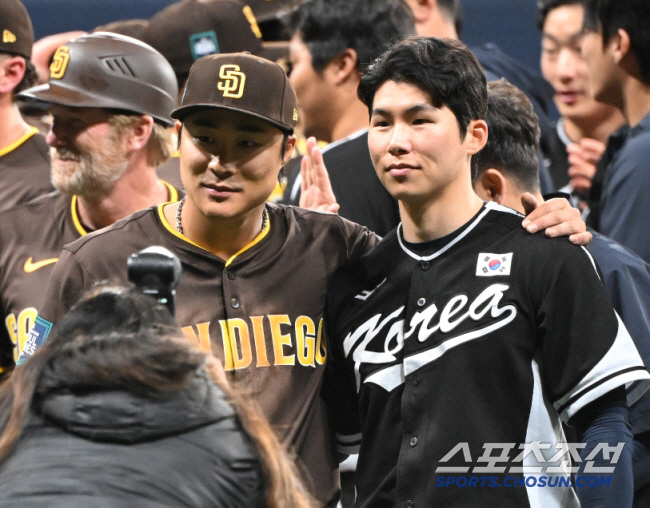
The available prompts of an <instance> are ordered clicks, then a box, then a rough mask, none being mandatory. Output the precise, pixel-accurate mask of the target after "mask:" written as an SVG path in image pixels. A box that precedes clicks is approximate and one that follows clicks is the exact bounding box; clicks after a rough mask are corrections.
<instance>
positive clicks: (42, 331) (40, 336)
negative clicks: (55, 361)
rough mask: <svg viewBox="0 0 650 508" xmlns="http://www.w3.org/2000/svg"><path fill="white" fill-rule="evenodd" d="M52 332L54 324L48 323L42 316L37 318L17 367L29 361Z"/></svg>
mask: <svg viewBox="0 0 650 508" xmlns="http://www.w3.org/2000/svg"><path fill="white" fill-rule="evenodd" d="M50 330H52V323H50V322H49V321H46V320H45V319H43V318H42V317H41V316H36V319H35V320H34V326H32V328H31V330H29V335H28V336H27V341H26V342H25V347H24V348H23V350H22V352H21V353H20V358H18V361H17V362H16V365H20V364H21V363H25V362H26V361H27V359H28V358H29V357H30V356H32V355H33V354H34V353H35V352H36V350H37V349H38V348H39V347H41V346H42V345H43V344H45V341H46V340H47V337H48V336H49V335H50Z"/></svg>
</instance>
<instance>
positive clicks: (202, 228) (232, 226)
mask: <svg viewBox="0 0 650 508" xmlns="http://www.w3.org/2000/svg"><path fill="white" fill-rule="evenodd" d="M264 208H265V204H264V203H262V204H261V205H259V206H258V207H256V208H254V209H252V210H250V211H249V212H248V213H246V214H245V215H243V216H239V217H208V216H206V215H204V214H203V213H202V212H201V211H200V209H199V208H198V207H197V206H195V205H194V203H193V202H192V200H191V199H190V198H187V199H186V200H185V204H184V205H183V209H182V212H181V224H182V228H183V234H184V235H185V236H186V237H187V238H188V239H189V240H191V241H192V242H194V243H195V244H197V245H199V246H200V247H202V248H204V249H205V250H207V251H208V252H211V253H212V254H214V255H215V256H217V257H219V258H221V259H223V260H225V261H227V260H228V259H230V258H231V257H232V256H234V255H235V254H237V253H238V252H239V251H240V250H242V249H243V248H244V247H246V246H247V245H248V244H250V243H251V242H252V241H253V240H254V239H255V238H256V237H257V235H259V234H260V232H261V231H262V221H263V218H264ZM177 210H178V205H176V204H174V205H170V206H168V207H166V208H165V217H166V218H167V220H168V222H169V223H170V224H172V225H173V227H176V212H177ZM170 215H172V216H173V217H170Z"/></svg>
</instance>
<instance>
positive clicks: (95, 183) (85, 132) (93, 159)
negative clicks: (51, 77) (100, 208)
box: [46, 105, 129, 196]
mask: <svg viewBox="0 0 650 508" xmlns="http://www.w3.org/2000/svg"><path fill="white" fill-rule="evenodd" d="M50 112H51V113H52V117H53V123H52V128H51V130H50V132H49V133H48V134H47V138H46V139H47V142H48V143H49V145H50V146H51V149H50V153H51V158H52V183H53V185H54V186H55V187H56V188H57V189H59V190H60V191H61V192H63V193H65V194H78V195H82V196H96V195H105V194H108V193H109V192H110V190H111V189H112V187H113V185H114V183H115V182H116V181H117V180H118V179H119V178H120V177H121V176H122V175H123V174H124V171H125V170H126V168H127V166H128V154H129V152H128V150H127V140H126V138H127V136H126V135H122V136H121V135H119V134H118V132H117V130H116V127H115V126H113V125H111V124H110V123H109V120H110V117H111V115H110V113H108V112H107V111H106V110H103V109H98V108H71V107H67V106H60V105H53V106H52V108H51V110H50Z"/></svg>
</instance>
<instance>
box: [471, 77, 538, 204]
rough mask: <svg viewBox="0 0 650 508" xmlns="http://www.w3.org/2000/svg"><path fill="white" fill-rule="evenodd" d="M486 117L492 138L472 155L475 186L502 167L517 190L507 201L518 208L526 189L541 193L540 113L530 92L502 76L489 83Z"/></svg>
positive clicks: (504, 174) (489, 134) (511, 185)
mask: <svg viewBox="0 0 650 508" xmlns="http://www.w3.org/2000/svg"><path fill="white" fill-rule="evenodd" d="M485 121H486V122H487V125H488V141H487V143H486V145H485V147H483V149H482V150H481V151H480V152H479V153H478V154H477V155H476V156H474V157H473V158H472V181H473V182H474V187H475V189H476V188H477V186H480V185H481V178H482V177H483V176H484V175H485V174H486V172H488V171H498V172H500V173H501V174H502V175H503V177H504V179H506V180H508V182H509V183H510V187H511V188H512V190H513V193H514V194H516V195H512V196H507V197H505V203H504V204H509V205H511V206H513V207H515V208H518V206H515V205H519V203H520V195H521V194H522V193H523V192H530V193H533V194H536V193H539V188H540V187H539V161H538V156H537V148H538V145H539V137H540V129H539V122H538V120H537V115H536V114H535V110H534V109H533V105H532V103H531V102H530V100H529V99H528V97H526V94H524V93H523V92H522V91H521V90H519V88H517V87H516V86H514V85H512V84H510V83H509V82H508V81H506V80H505V79H500V80H498V81H491V82H489V83H488V110H487V115H486V116H485ZM489 185H490V182H486V183H485V186H489ZM477 192H478V191H477ZM479 194H481V193H480V192H479ZM499 194H501V191H500V192H499Z"/></svg>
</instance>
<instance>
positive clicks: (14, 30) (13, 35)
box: [0, 0, 34, 59]
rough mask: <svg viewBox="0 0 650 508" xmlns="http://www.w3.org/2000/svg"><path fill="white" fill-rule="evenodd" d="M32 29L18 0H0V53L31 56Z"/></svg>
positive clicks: (25, 10) (27, 15)
mask: <svg viewBox="0 0 650 508" xmlns="http://www.w3.org/2000/svg"><path fill="white" fill-rule="evenodd" d="M32 44H34V30H33V29H32V22H31V20H30V19H29V14H27V9H25V6H24V5H23V4H22V3H21V2H20V1H19V0H0V53H10V54H12V55H20V56H22V57H24V58H27V59H29V58H31V57H32Z"/></svg>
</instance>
